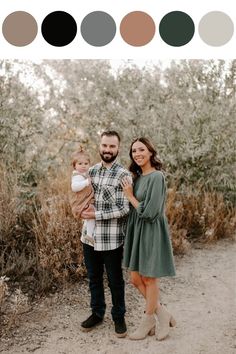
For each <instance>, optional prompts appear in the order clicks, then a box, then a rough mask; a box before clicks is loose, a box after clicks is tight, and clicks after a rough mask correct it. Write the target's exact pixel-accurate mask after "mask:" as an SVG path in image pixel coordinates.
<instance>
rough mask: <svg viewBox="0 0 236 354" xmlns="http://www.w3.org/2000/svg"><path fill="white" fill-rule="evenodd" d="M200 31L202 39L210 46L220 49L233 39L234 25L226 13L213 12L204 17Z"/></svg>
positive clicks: (199, 27)
mask: <svg viewBox="0 0 236 354" xmlns="http://www.w3.org/2000/svg"><path fill="white" fill-rule="evenodd" d="M198 31H199V35H200V37H201V39H202V40H203V41H204V42H205V43H206V44H208V45H211V46H215V47H219V46H222V45H224V44H226V43H227V42H229V40H230V39H231V38H232V36H233V33H234V24H233V22H232V20H231V18H230V17H229V16H228V15H227V14H226V13H224V12H221V11H212V12H208V13H207V14H206V15H205V16H203V17H202V19H201V21H200V22H199V26H198Z"/></svg>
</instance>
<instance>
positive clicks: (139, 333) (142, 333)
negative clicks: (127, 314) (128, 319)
mask: <svg viewBox="0 0 236 354" xmlns="http://www.w3.org/2000/svg"><path fill="white" fill-rule="evenodd" d="M155 324H156V319H155V316H154V315H147V314H146V313H145V314H144V315H143V317H142V319H141V322H140V325H139V327H138V328H137V329H136V331H135V332H133V333H131V334H130V335H129V338H130V339H132V340H138V339H144V338H146V336H147V335H148V334H149V332H150V334H151V332H152V330H153V327H154V326H155Z"/></svg>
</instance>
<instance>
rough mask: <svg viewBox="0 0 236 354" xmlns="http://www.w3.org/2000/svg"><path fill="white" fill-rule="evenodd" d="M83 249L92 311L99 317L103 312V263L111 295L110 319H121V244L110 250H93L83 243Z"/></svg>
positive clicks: (122, 280)
mask: <svg viewBox="0 0 236 354" xmlns="http://www.w3.org/2000/svg"><path fill="white" fill-rule="evenodd" d="M83 249H84V260H85V266H86V268H87V272H88V278H89V288H90V293H91V303H90V306H91V309H92V312H93V313H95V314H96V315H97V316H99V317H101V318H103V317H104V314H105V310H106V303H105V295H104V285H103V272H104V265H105V268H106V273H107V278H108V286H109V288H110V290H111V296H112V305H113V306H112V309H111V315H112V319H113V321H115V320H119V319H123V318H124V314H125V291H124V279H123V274H122V268H121V261H122V256H123V246H121V247H119V248H116V249H115V250H111V251H95V250H94V248H93V247H91V246H89V245H86V244H83Z"/></svg>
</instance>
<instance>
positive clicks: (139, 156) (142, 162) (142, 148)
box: [132, 141, 152, 168]
mask: <svg viewBox="0 0 236 354" xmlns="http://www.w3.org/2000/svg"><path fill="white" fill-rule="evenodd" d="M151 156H152V153H151V152H150V151H149V150H148V148H147V147H146V145H145V144H143V143H141V141H136V142H135V143H133V145H132V158H133V160H134V162H135V163H136V164H137V165H138V166H140V167H141V168H142V167H144V166H146V165H147V164H150V157H151Z"/></svg>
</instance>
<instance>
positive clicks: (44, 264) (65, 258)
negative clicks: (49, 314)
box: [32, 176, 84, 282]
mask: <svg viewBox="0 0 236 354" xmlns="http://www.w3.org/2000/svg"><path fill="white" fill-rule="evenodd" d="M68 181H69V178H68V179H65V177H63V176H61V178H60V177H59V178H57V179H56V180H54V179H53V180H51V182H50V183H49V184H48V185H47V186H45V185H44V186H40V188H39V190H40V192H39V194H38V197H37V200H38V204H39V205H40V207H39V208H36V211H35V218H34V222H33V229H32V231H33V233H34V235H35V237H36V241H37V242H36V245H37V257H38V263H39V266H40V267H41V268H42V269H43V270H46V271H48V272H50V274H51V276H52V277H53V278H54V279H56V280H57V281H60V282H63V281H64V280H68V279H69V278H70V276H71V275H74V276H76V277H79V276H83V275H84V267H83V263H82V261H83V256H82V248H81V242H80V231H81V226H82V224H81V221H79V220H76V219H74V218H73V216H72V213H71V208H70V205H69V185H68Z"/></svg>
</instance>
